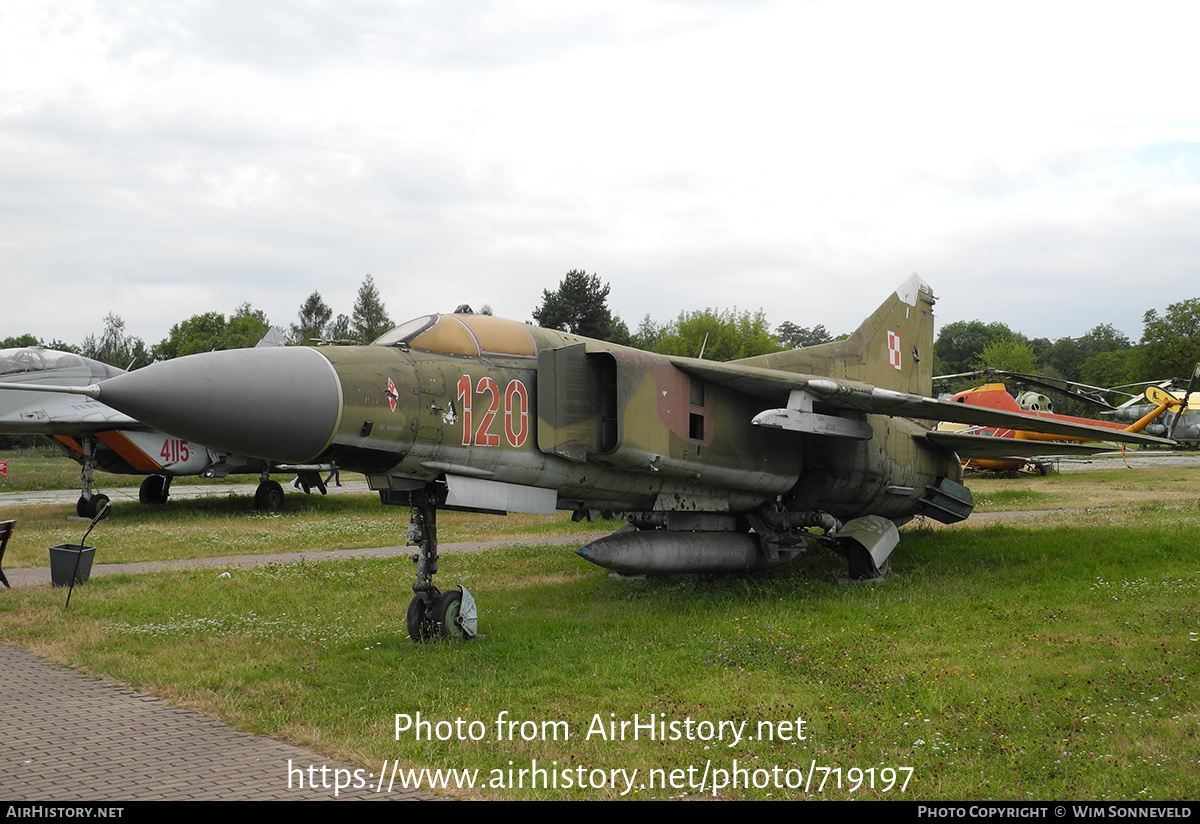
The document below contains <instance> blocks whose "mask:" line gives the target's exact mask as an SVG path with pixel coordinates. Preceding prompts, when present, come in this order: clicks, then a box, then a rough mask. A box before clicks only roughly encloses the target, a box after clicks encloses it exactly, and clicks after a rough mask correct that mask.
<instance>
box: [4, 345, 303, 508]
mask: <svg viewBox="0 0 1200 824" xmlns="http://www.w3.org/2000/svg"><path fill="white" fill-rule="evenodd" d="M122 374H125V370H123V369H118V368H117V367H115V366H109V365H108V364H106V363H101V362H100V361H96V360H92V359H91V358H85V357H82V356H80V355H75V354H72V353H70V352H59V351H57V350H54V349H45V348H43V347H40V346H30V347H23V348H18V349H0V380H19V381H21V382H22V383H24V384H26V385H27V387H28V388H27V389H26V390H24V391H19V392H4V393H0V432H3V433H5V434H10V435H45V436H46V437H48V438H50V439H51V440H53V441H54V442H55V443H57V444H58V445H59V446H60V447H61V448H62V449H63V451H64V452H65V453H66V454H67V455H68V456H70V457H71V458H72V459H74V460H75V461H76V462H77V463H79V465H80V466H81V467H82V469H81V473H80V482H81V487H82V489H81V493H80V496H79V501H78V502H77V503H76V505H75V511H76V513H77V514H78V515H80V516H81V517H84V518H93V517H95V515H96V513H97V512H99V511H100V510H101V509H103V507H104V505H105V504H106V503H108V496H107V495H104V494H103V493H100V492H98V491H96V489H95V485H94V482H93V474H94V473H95V471H96V470H97V469H99V470H102V471H104V472H112V473H115V474H122V475H145V476H146V477H145V478H144V479H143V480H142V483H141V488H140V489H139V491H138V498H139V500H140V501H141V502H142V503H143V504H161V503H166V500H167V497H168V495H169V494H170V489H171V479H172V478H177V477H181V476H183V475H202V476H204V477H206V478H223V477H225V476H226V475H229V474H231V473H232V474H243V473H252V474H258V475H260V476H261V478H262V481H261V483H260V484H259V488H258V491H257V493H256V495H255V503H256V506H257V507H258V508H259V509H267V510H271V511H277V510H278V509H279V508H280V507H281V506H282V505H283V489H282V487H280V485H279V484H278V483H276V482H275V481H272V480H271V479H270V478H269V477H268V476H267V469H268V464H267V462H266V461H264V460H262V459H260V458H247V457H245V456H243V455H235V454H230V453H226V452H220V451H218V450H214V449H210V448H208V447H205V446H201V445H200V444H198V443H195V442H194V441H190V440H185V439H182V438H178V437H174V436H170V435H166V434H164V433H163V432H160V431H157V430H155V429H153V428H151V427H149V426H147V425H146V424H144V423H142V422H140V421H137V420H135V419H133V418H131V417H129V416H128V415H125V414H122V413H121V412H118V411H117V410H115V409H112V408H111V407H109V406H106V405H104V404H102V403H98V402H97V401H93V400H88V399H86V398H79V399H75V398H64V397H63V396H62V395H61V394H56V393H51V392H45V391H42V389H41V387H42V386H44V385H52V386H55V385H78V386H87V385H89V384H93V383H95V382H96V381H103V380H107V379H108V378H112V377H115V376H117V375H122ZM314 477H315V478H316V482H317V483H319V480H320V476H319V475H317V474H316V472H315V471H309V472H307V473H306V474H305V479H306V480H307V481H309V482H310V483H313V480H312V479H313V478H314Z"/></svg>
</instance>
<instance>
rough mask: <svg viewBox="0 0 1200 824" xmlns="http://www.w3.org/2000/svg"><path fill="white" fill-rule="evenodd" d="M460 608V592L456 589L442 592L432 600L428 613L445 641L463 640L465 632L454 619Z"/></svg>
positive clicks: (465, 637) (465, 635)
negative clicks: (431, 606)
mask: <svg viewBox="0 0 1200 824" xmlns="http://www.w3.org/2000/svg"><path fill="white" fill-rule="evenodd" d="M461 608H462V593H461V592H459V591H458V590H451V591H449V592H443V593H442V594H441V595H439V596H438V598H437V600H436V601H434V602H433V608H432V609H430V611H429V612H430V615H431V617H432V619H433V622H434V624H435V625H436V626H437V632H438V635H439V636H440V637H441V638H443V639H444V640H446V641H465V640H467V634H466V633H465V632H463V628H462V627H460V626H459V625H458V622H457V621H456V620H455V619H456V618H458V612H459V610H460V609H461Z"/></svg>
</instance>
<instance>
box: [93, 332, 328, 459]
mask: <svg viewBox="0 0 1200 824" xmlns="http://www.w3.org/2000/svg"><path fill="white" fill-rule="evenodd" d="M100 397H101V398H102V399H103V401H104V403H106V404H108V405H109V406H111V407H113V408H115V409H119V410H120V411H122V412H124V413H125V414H127V415H130V416H132V417H134V418H137V419H138V420H139V421H141V422H142V423H145V424H149V425H150V426H152V427H154V428H155V429H161V430H162V431H164V432H167V433H169V434H171V435H174V436H176V437H179V438H185V439H186V440H189V441H194V442H196V443H199V444H203V445H204V446H208V447H211V448H213V449H220V450H223V451H226V452H233V453H237V454H239V455H248V456H250V457H254V458H263V459H266V460H271V461H278V462H281V463H303V462H305V461H309V460H312V459H313V458H316V457H317V456H318V455H320V454H321V453H322V452H323V451H324V450H325V448H326V447H327V446H329V443H330V441H331V440H332V439H333V433H334V432H335V431H336V429H337V424H338V418H339V416H340V415H341V409H342V394H341V382H340V381H339V380H338V377H337V373H336V372H335V371H334V368H333V365H332V364H331V363H330V362H329V361H328V360H327V359H326V358H325V356H324V355H322V354H320V353H319V352H318V351H317V350H315V349H308V348H304V347H268V348H262V349H229V350H226V351H222V352H207V353H205V354H202V355H189V356H188V357H184V358H178V359H176V360H170V361H164V362H162V363H156V364H154V365H152V366H148V367H146V368H145V369H139V370H138V371H136V372H129V373H128V374H125V375H119V376H117V377H115V378H111V379H109V380H106V381H104V382H103V383H101V384H100Z"/></svg>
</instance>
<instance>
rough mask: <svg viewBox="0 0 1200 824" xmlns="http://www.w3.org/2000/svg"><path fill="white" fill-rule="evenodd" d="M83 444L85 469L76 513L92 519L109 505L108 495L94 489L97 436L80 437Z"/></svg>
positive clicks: (80, 474) (81, 474) (82, 474)
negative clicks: (93, 476)
mask: <svg viewBox="0 0 1200 824" xmlns="http://www.w3.org/2000/svg"><path fill="white" fill-rule="evenodd" d="M80 441H81V442H82V445H83V471H81V472H80V473H79V479H80V483H81V485H82V490H81V491H80V494H79V500H78V501H77V502H76V503H75V514H76V515H78V516H79V517H80V518H87V519H88V520H91V519H92V518H95V517H96V513H97V512H99V511H100V510H102V509H104V507H105V506H107V505H108V496H107V495H103V494H101V493H99V492H96V491H95V490H93V489H92V473H94V472H95V471H96V467H97V461H96V436H95V435H85V436H84V437H82V438H80Z"/></svg>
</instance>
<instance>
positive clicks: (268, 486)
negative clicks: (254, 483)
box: [254, 481, 283, 512]
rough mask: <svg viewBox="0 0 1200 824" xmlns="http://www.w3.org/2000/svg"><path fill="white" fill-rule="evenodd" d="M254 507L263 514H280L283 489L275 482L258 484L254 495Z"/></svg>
mask: <svg viewBox="0 0 1200 824" xmlns="http://www.w3.org/2000/svg"><path fill="white" fill-rule="evenodd" d="M254 506H255V507H256V508H258V509H260V510H262V511H263V512H282V511H283V487H282V486H280V485H279V484H278V483H276V482H275V481H267V482H266V483H262V484H259V485H258V491H257V492H255V493H254Z"/></svg>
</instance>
